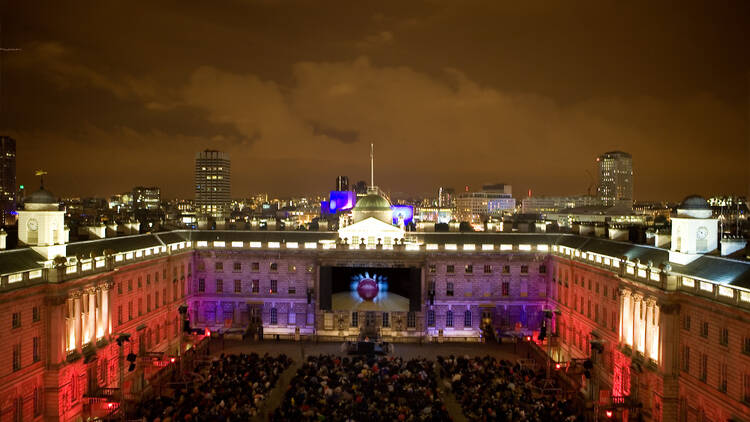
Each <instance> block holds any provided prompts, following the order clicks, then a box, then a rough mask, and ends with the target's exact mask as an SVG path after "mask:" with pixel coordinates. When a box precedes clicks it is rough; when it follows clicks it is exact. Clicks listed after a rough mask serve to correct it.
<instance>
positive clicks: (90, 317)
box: [86, 287, 97, 342]
mask: <svg viewBox="0 0 750 422" xmlns="http://www.w3.org/2000/svg"><path fill="white" fill-rule="evenodd" d="M86 293H88V295H87V296H86V300H88V301H89V312H88V314H87V315H86V319H87V321H86V322H87V327H88V339H86V341H87V342H96V294H97V292H96V288H95V287H91V288H89V289H88V290H87V291H86Z"/></svg>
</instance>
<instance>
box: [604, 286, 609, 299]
mask: <svg viewBox="0 0 750 422" xmlns="http://www.w3.org/2000/svg"><path fill="white" fill-rule="evenodd" d="M603 293H604V297H607V296H609V295H608V294H607V285H606V284H605V285H604V292H603Z"/></svg>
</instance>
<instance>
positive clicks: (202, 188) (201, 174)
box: [195, 149, 231, 219]
mask: <svg viewBox="0 0 750 422" xmlns="http://www.w3.org/2000/svg"><path fill="white" fill-rule="evenodd" d="M229 170H230V167H229V154H228V153H226V152H221V151H214V150H208V149H207V150H205V151H202V152H199V153H197V154H196V155H195V211H196V213H197V214H198V215H199V216H200V217H213V218H215V219H222V218H224V217H226V216H227V215H228V214H229V204H230V202H231V191H230V187H231V184H230V182H231V178H230V171H229Z"/></svg>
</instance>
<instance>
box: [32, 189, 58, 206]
mask: <svg viewBox="0 0 750 422" xmlns="http://www.w3.org/2000/svg"><path fill="white" fill-rule="evenodd" d="M25 202H26V203H29V204H57V203H58V202H59V201H58V200H57V198H56V197H55V195H52V194H51V193H50V192H49V191H47V190H44V188H40V189H39V190H38V191H36V192H34V193H32V194H31V195H29V196H28V197H27V198H26V201H25Z"/></svg>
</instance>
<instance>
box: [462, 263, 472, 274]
mask: <svg viewBox="0 0 750 422" xmlns="http://www.w3.org/2000/svg"><path fill="white" fill-rule="evenodd" d="M464 272H465V273H466V274H471V273H473V272H474V266H473V265H471V264H468V265H466V266H465V267H464Z"/></svg>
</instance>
